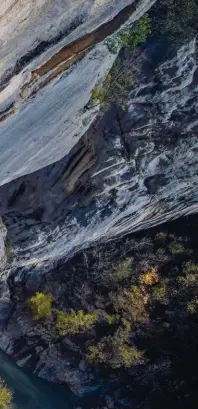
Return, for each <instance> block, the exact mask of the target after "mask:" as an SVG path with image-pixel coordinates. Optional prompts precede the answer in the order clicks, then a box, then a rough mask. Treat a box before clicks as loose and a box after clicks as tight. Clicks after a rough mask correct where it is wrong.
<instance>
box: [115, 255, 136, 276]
mask: <svg viewBox="0 0 198 409" xmlns="http://www.w3.org/2000/svg"><path fill="white" fill-rule="evenodd" d="M131 265H132V259H131V258H126V259H125V260H123V261H121V262H120V263H119V264H118V267H117V268H116V271H115V273H114V275H113V280H114V281H121V280H123V279H125V278H128V277H129V276H130V275H131V274H132V271H131Z"/></svg>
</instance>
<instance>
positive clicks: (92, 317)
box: [56, 310, 97, 335]
mask: <svg viewBox="0 0 198 409" xmlns="http://www.w3.org/2000/svg"><path fill="white" fill-rule="evenodd" d="M96 320H97V313H96V312H95V311H92V312H89V313H85V312H84V311H82V310H79V311H71V312H63V311H59V312H58V315H57V324H56V327H57V330H58V333H59V335H66V334H76V333H79V332H83V331H86V330H87V329H88V328H90V327H91V326H92V325H93V324H95V322H96Z"/></svg>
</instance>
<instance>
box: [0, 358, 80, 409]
mask: <svg viewBox="0 0 198 409" xmlns="http://www.w3.org/2000/svg"><path fill="white" fill-rule="evenodd" d="M0 377H1V378H2V379H3V380H4V381H5V383H6V385H7V386H8V387H9V388H10V389H11V390H12V392H13V396H14V401H13V409H72V408H74V407H77V406H78V403H79V399H78V398H77V397H76V396H75V395H74V394H73V393H72V392H71V391H70V390H69V388H67V387H62V386H60V385H55V384H51V383H50V382H47V381H45V380H43V379H40V378H38V377H36V376H34V375H32V374H29V373H28V372H25V371H24V370H22V369H21V368H19V367H17V366H16V365H15V364H14V363H13V361H12V360H11V359H10V357H9V356H7V355H6V354H4V353H3V352H1V351H0Z"/></svg>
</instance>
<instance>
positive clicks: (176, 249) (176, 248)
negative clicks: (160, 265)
mask: <svg viewBox="0 0 198 409" xmlns="http://www.w3.org/2000/svg"><path fill="white" fill-rule="evenodd" d="M169 248H170V251H171V253H172V254H178V253H183V252H184V251H185V248H184V246H183V245H182V244H181V243H179V242H177V241H173V242H172V243H171V244H170V246H169Z"/></svg>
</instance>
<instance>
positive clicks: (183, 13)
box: [149, 0, 198, 44]
mask: <svg viewBox="0 0 198 409" xmlns="http://www.w3.org/2000/svg"><path fill="white" fill-rule="evenodd" d="M149 14H150V16H151V18H152V34H153V35H155V36H157V37H161V36H162V35H163V36H165V37H167V38H168V39H169V40H170V41H171V43H174V44H182V43H183V42H184V41H186V40H190V39H192V38H194V37H195V35H196V34H197V32H198V30H197V29H198V2H197V0H157V1H156V3H155V5H154V6H153V7H152V8H151V10H150V13H149Z"/></svg>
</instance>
